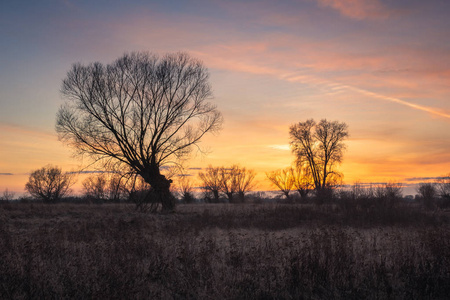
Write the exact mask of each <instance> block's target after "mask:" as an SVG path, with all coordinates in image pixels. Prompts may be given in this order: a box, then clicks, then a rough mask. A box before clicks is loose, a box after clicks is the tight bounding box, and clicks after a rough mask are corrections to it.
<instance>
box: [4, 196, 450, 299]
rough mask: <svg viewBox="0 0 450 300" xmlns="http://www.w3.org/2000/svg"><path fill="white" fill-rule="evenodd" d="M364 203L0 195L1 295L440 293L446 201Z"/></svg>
mask: <svg viewBox="0 0 450 300" xmlns="http://www.w3.org/2000/svg"><path fill="white" fill-rule="evenodd" d="M402 212H405V213H404V214H403V215H402ZM364 214H366V215H364ZM367 214H369V213H367V212H364V211H361V210H355V211H352V210H344V209H342V208H341V207H339V206H336V205H325V206H321V207H316V206H314V205H276V204H270V205H269V204H267V205H264V204H261V205H222V204H220V205H219V204H216V205H181V206H179V207H178V212H177V213H176V214H169V215H149V214H143V213H139V212H136V211H135V210H134V206H132V205H126V204H108V205H106V204H104V205H85V204H78V205H75V204H67V203H64V204H57V205H45V204H26V203H17V204H14V203H7V204H2V205H0V298H16V299H21V298H74V299H86V298H90V299H91V298H102V299H103V298H110V299H115V298H117V299H119V298H120V299H123V298H138V299H139V298H161V299H180V298H186V299H242V298H252V299H274V298H276V299H292V298H295V299H303V298H305V299H307V298H311V299H386V298H395V299H424V298H428V299H446V298H447V297H448V295H449V294H450V284H449V282H450V230H449V229H450V227H449V222H448V216H447V213H445V212H439V213H430V212H424V211H421V210H418V209H415V208H411V207H403V208H401V209H400V208H399V209H398V210H394V212H393V213H392V215H390V216H388V217H385V216H382V215H381V214H380V215H379V216H376V217H373V218H372V219H369V220H367V221H364V219H367V218H368V217H367ZM358 216H361V217H358ZM393 218H394V219H395V218H398V220H397V221H395V220H393Z"/></svg>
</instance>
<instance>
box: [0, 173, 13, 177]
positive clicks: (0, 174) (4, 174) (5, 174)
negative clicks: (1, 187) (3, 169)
mask: <svg viewBox="0 0 450 300" xmlns="http://www.w3.org/2000/svg"><path fill="white" fill-rule="evenodd" d="M12 175H14V174H13V173H0V176H12Z"/></svg>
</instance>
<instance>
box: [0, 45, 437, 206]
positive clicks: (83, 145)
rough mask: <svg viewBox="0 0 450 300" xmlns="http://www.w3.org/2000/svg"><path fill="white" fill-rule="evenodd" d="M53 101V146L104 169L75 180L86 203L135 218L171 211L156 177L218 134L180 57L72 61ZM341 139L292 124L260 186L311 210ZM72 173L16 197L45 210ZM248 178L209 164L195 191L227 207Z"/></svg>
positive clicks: (335, 132)
mask: <svg viewBox="0 0 450 300" xmlns="http://www.w3.org/2000/svg"><path fill="white" fill-rule="evenodd" d="M61 93H62V96H63V98H64V104H63V105H62V106H61V107H60V109H59V111H58V113H57V118H56V131H57V133H58V137H59V139H60V140H61V141H62V142H63V143H65V144H66V145H69V146H70V147H71V148H72V149H73V150H74V152H75V154H77V155H79V156H81V157H84V156H87V157H89V159H90V160H91V161H92V162H93V163H94V164H96V165H97V166H101V167H102V169H103V170H104V172H103V174H102V175H99V176H97V177H90V178H88V179H86V181H85V182H83V187H84V191H85V195H86V197H88V198H95V199H106V198H109V199H120V198H128V199H129V200H131V201H133V202H135V203H136V205H137V207H139V208H141V209H143V210H150V211H156V210H157V209H158V208H161V210H162V211H173V210H174V208H175V203H176V198H175V196H174V193H173V185H172V183H173V178H172V177H173V176H174V175H175V173H172V174H168V173H167V172H166V173H165V172H163V170H165V169H167V168H168V167H169V166H172V167H173V166H175V169H176V167H178V169H179V167H180V166H181V165H182V164H183V162H184V161H185V159H186V158H187V157H188V155H189V154H190V153H191V152H192V150H193V149H194V148H197V149H198V150H200V151H201V148H200V147H199V142H200V140H201V139H202V138H203V137H204V136H205V135H206V134H210V133H215V132H218V131H219V130H220V129H221V125H222V122H223V118H222V115H221V113H220V112H219V111H218V109H217V107H216V106H215V105H213V104H212V103H211V102H210V101H209V100H210V99H211V97H212V88H211V85H210V83H209V72H208V70H207V69H206V67H205V66H204V65H203V63H202V62H200V61H199V60H197V59H195V58H192V57H190V56H189V55H188V54H186V53H176V54H167V55H165V56H162V57H160V56H157V55H154V54H151V53H147V52H134V53H131V54H125V55H123V56H122V57H120V58H119V59H117V60H116V61H114V62H113V63H111V64H107V65H104V64H102V63H99V62H95V63H91V64H88V65H82V64H80V63H76V64H74V65H73V66H72V68H71V69H70V70H69V72H68V73H67V75H66V77H65V78H64V80H63V83H62V87H61ZM348 135H349V134H348V126H347V124H346V123H344V122H338V121H328V120H326V119H322V120H320V121H319V122H316V121H314V120H313V119H308V120H306V121H305V122H299V123H296V124H293V125H292V126H291V127H290V128H289V136H290V146H291V149H292V152H293V154H294V156H295V161H294V162H293V164H292V166H290V167H287V168H284V169H280V170H275V171H271V172H268V173H266V176H267V178H268V179H269V181H270V182H272V184H273V185H274V186H275V187H276V188H278V189H279V190H280V191H281V193H282V194H283V195H284V196H285V198H286V199H287V200H288V201H291V200H292V199H291V194H290V192H291V190H293V189H295V190H297V191H298V194H299V196H300V197H301V199H304V198H307V197H308V196H309V195H311V194H313V195H314V197H315V199H317V200H318V202H321V201H323V200H324V199H327V198H330V197H331V196H332V195H331V194H332V192H333V189H335V188H336V187H337V186H339V184H340V183H341V182H342V178H343V174H342V173H340V172H339V171H338V168H337V167H338V165H339V164H340V163H341V162H342V159H343V154H344V151H345V149H346V145H345V143H344V141H345V139H347V138H348ZM169 169H170V168H169ZM106 174H109V175H108V176H107V175H106ZM72 175H73V174H70V173H63V172H62V171H61V169H59V168H57V167H52V166H48V167H44V168H42V169H39V170H36V171H34V172H33V173H32V174H31V175H30V178H29V181H28V183H27V184H26V190H27V191H28V192H29V193H30V194H31V195H32V196H34V197H37V198H40V199H43V200H44V201H45V202H55V201H56V200H57V199H60V198H61V197H63V196H64V195H66V194H68V193H69V191H70V186H71V185H72V184H73V176H72ZM254 178H255V172H254V171H253V170H249V169H246V168H245V167H240V166H237V165H233V166H230V167H213V166H209V167H208V168H206V169H205V170H204V171H201V172H199V179H200V182H201V186H200V188H201V189H202V190H203V192H204V198H205V199H207V200H208V201H211V202H217V201H219V197H220V195H225V196H226V198H227V199H228V201H229V202H231V203H240V202H243V201H244V199H245V195H246V193H248V192H249V191H250V190H252V188H254V186H255V183H254ZM178 181H179V193H180V195H181V198H182V199H184V200H183V201H184V202H192V201H193V199H194V197H193V187H192V182H191V180H190V178H189V176H188V174H183V173H179V174H178ZM425 191H428V193H429V194H430V193H433V192H432V191H430V188H429V187H428V186H423V187H421V189H420V191H419V193H422V194H424V195H425V194H426V192H425ZM441 194H442V192H441ZM124 195H127V196H126V197H125V196H124ZM7 196H10V195H7ZM427 197H428V196H427ZM428 198H430V197H428Z"/></svg>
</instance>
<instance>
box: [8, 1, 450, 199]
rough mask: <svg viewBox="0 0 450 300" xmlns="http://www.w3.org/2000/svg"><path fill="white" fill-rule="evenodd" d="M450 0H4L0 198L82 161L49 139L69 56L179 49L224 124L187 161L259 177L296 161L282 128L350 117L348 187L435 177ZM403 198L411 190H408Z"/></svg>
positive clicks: (443, 133) (106, 59)
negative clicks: (52, 168) (198, 69)
mask: <svg viewBox="0 0 450 300" xmlns="http://www.w3.org/2000/svg"><path fill="white" fill-rule="evenodd" d="M449 15H450V1H447V0H429V1H421V0H280V1H234V0H231V1H221V0H192V1H188V0H185V1H181V0H179V1H144V0H141V1H140V0H134V1H129V0H128V1H119V0H112V1H111V0H110V1H105V0H98V1H81V0H80V1H75V0H42V1H22V0H15V1H1V3H0V40H1V43H0V192H2V191H3V190H5V189H8V190H9V191H13V192H16V193H18V194H22V193H24V186H25V183H26V181H27V178H28V176H29V174H30V172H31V171H32V170H35V169H38V168H41V167H43V166H45V165H48V164H52V165H57V166H60V167H61V168H63V170H67V171H71V170H80V169H83V168H84V169H86V168H87V166H88V165H89V161H83V160H80V159H79V158H76V157H74V156H73V151H72V149H70V148H69V147H67V146H65V145H63V144H62V142H60V141H58V138H57V134H56V132H55V119H56V113H57V111H58V109H59V107H60V106H61V105H62V103H63V102H64V99H63V98H62V96H61V94H60V88H61V83H62V80H63V79H64V77H65V76H66V74H67V72H68V71H69V69H70V67H71V65H72V64H73V63H77V62H80V63H83V64H89V63H91V62H96V61H99V62H101V63H103V64H108V63H111V62H113V61H114V60H115V59H117V58H119V57H120V56H121V55H123V54H124V53H129V52H132V51H149V52H152V53H155V54H159V55H164V54H166V53H173V52H179V51H183V52H187V53H189V54H190V55H191V56H193V57H195V58H198V59H200V60H202V61H203V63H204V65H205V66H206V67H207V68H208V70H209V72H210V83H211V85H212V88H213V92H214V98H213V99H212V100H211V101H212V102H213V103H214V104H216V105H217V107H218V109H219V110H220V111H221V112H222V114H223V117H224V124H223V130H222V131H221V132H220V133H219V134H218V135H214V136H207V137H205V138H204V139H203V140H202V142H201V144H200V145H201V147H203V149H206V150H207V151H206V154H201V153H196V152H194V153H193V155H192V157H191V159H190V160H189V161H188V166H189V167H191V168H204V167H206V166H208V165H213V166H229V165H232V164H240V165H241V166H245V167H247V168H251V169H254V170H255V171H256V172H257V173H258V176H257V181H258V188H259V189H261V190H266V189H270V188H271V187H270V185H269V183H268V181H267V180H266V179H265V172H268V171H271V170H275V169H279V168H284V167H287V166H289V165H290V164H291V163H292V162H293V161H294V159H295V158H294V156H293V155H292V153H291V151H290V149H289V126H290V125H292V124H295V123H297V122H303V121H306V120H307V119H310V118H313V119H315V120H317V121H318V120H320V119H324V118H325V119H327V120H330V121H333V120H337V121H340V122H345V123H347V125H348V127H349V134H350V137H349V139H348V140H346V145H347V150H346V152H345V155H344V159H343V162H342V164H341V166H340V167H339V170H340V171H342V172H343V173H344V182H345V183H347V184H351V183H353V182H356V181H359V182H387V181H397V182H403V183H405V185H408V184H414V183H417V182H421V181H425V180H432V178H434V177H438V176H442V175H445V174H448V173H449V172H450V151H449V149H450V36H449V34H448V33H449V32H450V18H449V17H448V16H449ZM408 192H409V193H413V192H414V191H413V190H412V189H411V188H410V189H409V190H408Z"/></svg>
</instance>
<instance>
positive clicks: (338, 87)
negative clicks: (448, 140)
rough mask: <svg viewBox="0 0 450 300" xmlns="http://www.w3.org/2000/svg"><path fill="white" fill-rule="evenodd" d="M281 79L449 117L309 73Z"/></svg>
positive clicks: (439, 112) (429, 108)
mask: <svg viewBox="0 0 450 300" xmlns="http://www.w3.org/2000/svg"><path fill="white" fill-rule="evenodd" d="M281 78H282V79H285V80H287V81H291V82H295V81H297V82H303V83H307V84H308V83H313V84H318V85H326V86H328V87H330V88H331V89H332V90H333V93H336V92H340V91H342V90H343V89H346V90H350V91H354V92H357V93H360V94H363V95H366V96H369V97H372V98H377V99H380V100H384V101H390V102H394V103H398V104H401V105H404V106H407V107H410V108H413V109H417V110H421V111H424V112H427V113H430V114H433V115H436V116H439V117H443V118H447V119H450V113H446V112H443V111H441V110H437V109H434V108H432V107H428V106H423V105H419V104H414V103H410V102H408V101H405V100H402V99H398V98H394V97H389V96H385V95H381V94H378V93H374V92H371V91H368V90H364V89H360V88H357V87H353V86H350V85H345V84H340V83H337V82H333V81H330V80H326V79H322V78H319V77H315V76H310V75H296V76H292V75H284V76H281Z"/></svg>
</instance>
